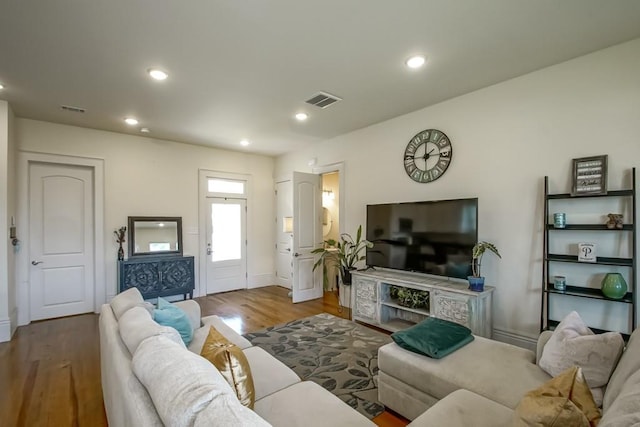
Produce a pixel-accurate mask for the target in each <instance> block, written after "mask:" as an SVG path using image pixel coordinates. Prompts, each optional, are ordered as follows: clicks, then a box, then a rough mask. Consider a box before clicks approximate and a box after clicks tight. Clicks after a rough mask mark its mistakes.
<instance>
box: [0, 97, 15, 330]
mask: <svg viewBox="0 0 640 427" xmlns="http://www.w3.org/2000/svg"><path fill="white" fill-rule="evenodd" d="M13 124H14V116H13V112H12V111H11V108H10V106H9V104H8V103H7V102H6V101H0V342H3V341H8V340H9V339H10V338H11V335H13V332H14V331H15V329H16V317H17V313H16V278H15V255H14V247H13V246H12V245H11V239H9V227H10V226H11V217H12V216H15V208H16V191H15V185H14V184H15V177H16V169H15V164H16V162H15V158H16V150H15V145H16V144H15V138H14V135H13Z"/></svg>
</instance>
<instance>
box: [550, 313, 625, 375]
mask: <svg viewBox="0 0 640 427" xmlns="http://www.w3.org/2000/svg"><path fill="white" fill-rule="evenodd" d="M623 348H624V341H623V339H622V335H621V334H619V333H618V332H606V333H603V334H594V333H593V331H591V329H589V328H588V327H587V325H586V324H585V323H584V321H583V320H582V319H581V318H580V316H579V315H578V313H576V312H575V311H572V312H571V313H569V315H568V316H567V317H565V318H564V319H563V320H562V322H560V324H559V325H558V326H557V327H556V329H555V331H553V335H552V336H551V338H550V339H549V341H548V342H547V344H546V345H545V346H544V350H543V351H542V357H541V358H540V362H539V363H538V365H539V366H540V368H542V369H543V370H544V371H545V372H547V373H548V374H549V375H551V376H554V377H555V376H558V375H560V374H561V373H562V372H563V371H565V370H567V369H568V368H570V367H572V366H574V365H577V366H579V367H580V368H582V373H583V374H584V378H585V380H586V381H587V384H588V385H589V387H590V388H597V387H602V386H605V385H606V384H607V383H608V382H609V377H610V376H611V373H612V372H613V370H614V368H615V366H616V364H617V363H618V359H619V358H620V355H621V354H622V350H623Z"/></svg>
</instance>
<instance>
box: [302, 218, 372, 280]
mask: <svg viewBox="0 0 640 427" xmlns="http://www.w3.org/2000/svg"><path fill="white" fill-rule="evenodd" d="M371 247H373V243H371V242H369V241H368V240H366V239H363V238H362V225H360V226H358V231H357V232H356V238H355V240H354V239H353V237H351V235H350V234H348V233H342V234H341V235H340V240H339V241H336V240H334V239H329V240H325V241H324V244H323V246H322V247H321V248H318V249H314V250H313V251H311V253H313V254H320V258H318V260H317V261H316V263H315V264H314V265H313V270H314V271H315V269H316V268H318V267H319V266H320V265H322V266H323V268H326V267H327V265H330V264H331V263H333V264H334V265H335V266H337V267H338V271H339V272H340V278H341V279H342V284H343V285H346V286H349V285H351V270H355V269H356V264H357V263H358V261H362V260H364V259H365V256H364V255H362V251H363V250H364V249H365V248H371Z"/></svg>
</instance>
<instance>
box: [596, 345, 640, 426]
mask: <svg viewBox="0 0 640 427" xmlns="http://www.w3.org/2000/svg"><path fill="white" fill-rule="evenodd" d="M636 357H637V355H636ZM638 425H640V371H636V372H635V373H634V374H633V375H631V376H630V377H629V379H627V380H626V381H625V382H624V384H623V386H622V388H621V390H620V392H619V393H618V395H617V396H616V399H615V400H614V401H613V402H611V404H610V405H609V408H608V409H607V410H606V411H605V412H604V416H603V417H602V420H600V424H598V427H622V426H638Z"/></svg>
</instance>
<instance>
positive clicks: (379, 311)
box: [351, 268, 494, 338]
mask: <svg viewBox="0 0 640 427" xmlns="http://www.w3.org/2000/svg"><path fill="white" fill-rule="evenodd" d="M352 277H353V278H352V282H351V301H352V315H353V320H357V321H360V322H363V323H367V324H370V325H374V326H377V327H379V328H382V329H386V330H388V331H394V332H395V331H398V330H401V329H406V328H408V327H409V326H412V325H414V324H416V323H419V322H421V321H422V320H424V319H426V318H427V317H437V318H439V319H445V320H450V321H452V322H456V323H459V324H461V325H464V326H466V327H468V328H469V329H471V331H472V332H473V334H475V335H479V336H482V337H486V338H491V334H492V314H491V310H492V308H491V302H492V298H493V291H494V288H493V287H491V286H485V288H484V289H485V290H484V291H483V292H474V291H470V290H469V289H468V284H467V282H466V281H461V280H459V279H449V278H446V277H435V276H428V275H426V274H419V273H409V272H402V271H397V270H387V269H380V268H377V269H370V270H365V271H355V272H353V273H352ZM393 286H396V287H401V288H411V289H418V290H422V291H427V292H429V299H428V301H429V304H428V307H425V308H409V307H406V306H403V305H400V304H399V303H398V301H397V300H396V299H394V298H392V296H391V294H392V292H391V288H392V287H393Z"/></svg>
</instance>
